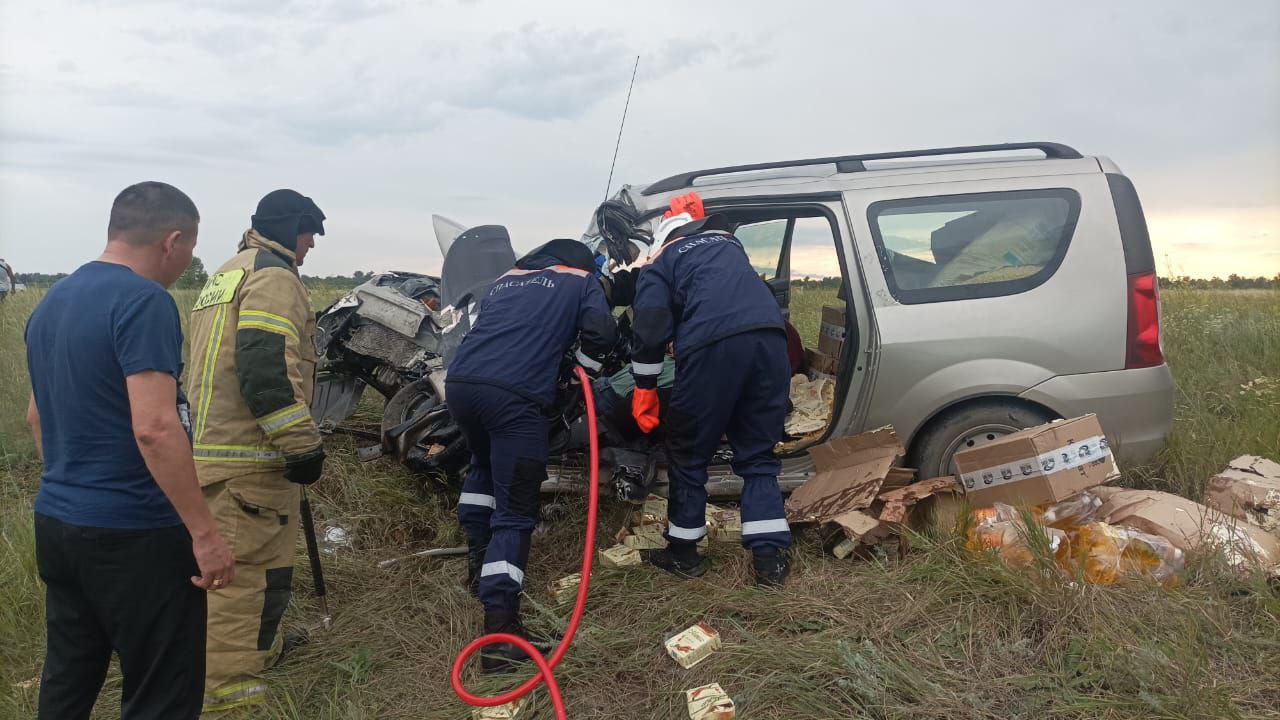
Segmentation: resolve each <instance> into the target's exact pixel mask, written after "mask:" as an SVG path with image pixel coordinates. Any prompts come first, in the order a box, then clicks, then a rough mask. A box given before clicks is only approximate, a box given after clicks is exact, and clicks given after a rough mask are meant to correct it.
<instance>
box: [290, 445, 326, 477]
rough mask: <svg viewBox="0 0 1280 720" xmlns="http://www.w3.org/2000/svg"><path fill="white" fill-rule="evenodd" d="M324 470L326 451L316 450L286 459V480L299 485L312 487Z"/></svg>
mask: <svg viewBox="0 0 1280 720" xmlns="http://www.w3.org/2000/svg"><path fill="white" fill-rule="evenodd" d="M323 469H324V449H323V448H316V449H315V450H312V451H311V452H308V453H303V454H301V455H291V456H289V457H286V458H285V459H284V479H285V480H288V481H289V482H291V483H298V484H299V485H311V484H313V483H314V482H315V481H317V480H319V479H320V471H322V470H323Z"/></svg>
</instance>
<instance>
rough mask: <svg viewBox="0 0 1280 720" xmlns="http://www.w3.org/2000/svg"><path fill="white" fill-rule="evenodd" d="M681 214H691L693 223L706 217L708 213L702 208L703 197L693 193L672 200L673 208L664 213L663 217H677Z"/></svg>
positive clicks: (690, 218)
mask: <svg viewBox="0 0 1280 720" xmlns="http://www.w3.org/2000/svg"><path fill="white" fill-rule="evenodd" d="M680 213H689V220H690V221H691V222H692V221H694V220H701V219H702V218H704V217H706V216H707V211H706V210H704V209H703V207H702V196H701V195H699V194H698V193H696V192H691V193H685V194H684V195H677V196H675V197H673V198H671V207H670V208H669V209H668V210H667V211H666V212H665V213H663V215H662V217H664V218H669V217H675V216H676V215H679V214H680Z"/></svg>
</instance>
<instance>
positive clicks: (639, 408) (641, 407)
mask: <svg viewBox="0 0 1280 720" xmlns="http://www.w3.org/2000/svg"><path fill="white" fill-rule="evenodd" d="M631 417H633V418H635V419H636V425H639V426H640V431H641V432H644V433H651V432H653V429H654V428H656V427H658V391H657V390H656V389H651V388H636V391H635V393H634V394H633V395H632V396H631Z"/></svg>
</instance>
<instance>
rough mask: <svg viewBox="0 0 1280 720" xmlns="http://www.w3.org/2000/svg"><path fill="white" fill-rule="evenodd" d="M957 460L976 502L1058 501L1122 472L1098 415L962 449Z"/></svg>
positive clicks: (1021, 502)
mask: <svg viewBox="0 0 1280 720" xmlns="http://www.w3.org/2000/svg"><path fill="white" fill-rule="evenodd" d="M955 463H956V469H957V470H958V471H959V474H960V481H961V484H962V485H963V486H964V491H965V494H966V495H967V496H968V498H969V502H970V503H971V504H972V505H973V506H974V507H985V506H988V505H991V504H992V503H995V502H1003V503H1008V504H1010V505H1028V506H1030V505H1040V504H1042V503H1050V502H1057V501H1059V500H1062V499H1063V498H1066V497H1070V496H1071V495H1074V494H1075V493H1078V492H1080V491H1081V490H1084V489H1085V488H1091V487H1094V486H1096V485H1101V484H1103V483H1105V482H1108V481H1109V480H1112V479H1114V478H1116V477H1119V475H1120V471H1119V469H1118V468H1117V467H1116V462H1115V458H1114V457H1113V456H1112V454H1111V446H1110V445H1109V444H1108V443H1107V439H1106V436H1105V435H1103V432H1102V425H1100V424H1099V423H1098V418H1097V416H1095V415H1085V416H1083V417H1078V418H1074V419H1071V420H1060V421H1057V422H1052V423H1049V424H1047V425H1040V426H1038V427H1033V428H1028V429H1026V430H1021V431H1019V432H1016V433H1013V434H1012V435H1006V436H1004V437H1002V438H999V439H996V440H993V441H991V442H989V443H987V444H986V445H980V446H978V447H975V448H971V449H968V450H962V451H960V452H958V453H956V456H955Z"/></svg>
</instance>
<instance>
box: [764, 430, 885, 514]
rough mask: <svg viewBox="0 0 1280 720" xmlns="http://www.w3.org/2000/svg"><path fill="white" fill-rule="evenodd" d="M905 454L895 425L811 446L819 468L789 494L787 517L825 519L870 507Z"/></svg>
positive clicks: (813, 457)
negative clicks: (895, 464) (893, 468)
mask: <svg viewBox="0 0 1280 720" xmlns="http://www.w3.org/2000/svg"><path fill="white" fill-rule="evenodd" d="M905 454H906V450H905V449H904V448H903V447H902V443H901V442H899V440H898V435H897V434H896V433H895V432H894V431H893V428H891V427H884V428H880V429H879V430H873V431H871V432H866V433H862V434H861V435H855V436H853V437H845V438H840V439H838V440H832V441H831V442H827V443H823V444H821V445H815V446H814V447H811V448H809V457H810V458H812V459H813V465H814V468H815V469H816V470H817V472H816V473H814V475H813V476H812V477H810V478H809V479H808V480H806V481H805V483H804V484H803V485H801V486H800V487H798V488H796V489H795V491H794V492H792V493H791V497H789V498H787V503H786V508H787V520H789V521H790V522H793V523H798V522H822V521H825V520H830V519H831V518H834V517H836V516H837V515H840V514H841V513H845V512H848V511H850V510H861V509H863V508H867V507H869V506H870V505H871V503H872V502H874V501H875V499H876V496H877V495H879V494H880V489H881V487H882V486H883V485H884V481H885V478H886V477H887V476H888V475H889V470H890V468H892V467H893V465H894V463H896V462H898V461H899V460H901V458H902V457H903V456H904V455H905Z"/></svg>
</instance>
